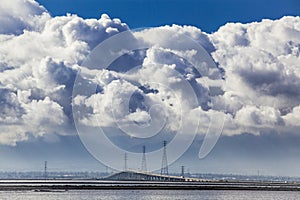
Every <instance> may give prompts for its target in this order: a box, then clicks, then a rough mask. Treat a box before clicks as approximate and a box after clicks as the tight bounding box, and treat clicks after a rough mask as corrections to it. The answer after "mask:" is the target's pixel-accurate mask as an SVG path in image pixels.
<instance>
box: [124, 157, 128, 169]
mask: <svg viewBox="0 0 300 200" xmlns="http://www.w3.org/2000/svg"><path fill="white" fill-rule="evenodd" d="M127 161H128V157H127V153H125V154H124V171H126V170H127Z"/></svg>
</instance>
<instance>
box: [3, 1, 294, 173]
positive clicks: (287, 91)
mask: <svg viewBox="0 0 300 200" xmlns="http://www.w3.org/2000/svg"><path fill="white" fill-rule="evenodd" d="M299 11H300V7H299V3H298V2H297V1H296V0H295V1H293V0H289V1H276V3H274V2H271V1H251V2H250V1H234V0H230V1H226V2H225V1H216V0H213V1H154V0H153V1H125V0H123V1H117V0H111V1H92V0H90V1H71V0H68V1H56V0H51V1H46V0H40V1H34V0H25V1H23V0H13V1H12V0H4V1H2V3H1V4H0V78H1V79H0V106H1V110H0V161H1V162H0V170H1V171H35V170H43V164H44V161H45V160H47V161H48V168H49V170H50V171H51V170H52V171H106V168H105V165H106V166H109V167H110V168H113V169H118V170H121V169H123V160H124V152H127V153H128V160H129V167H130V168H134V169H138V168H140V164H141V157H142V155H141V152H142V147H143V146H146V149H147V151H146V153H147V166H148V169H149V170H154V169H159V168H160V166H161V160H162V157H161V156H162V154H163V148H162V147H163V141H164V140H166V141H167V142H168V143H167V144H168V145H167V152H168V161H169V163H170V164H171V165H170V170H171V171H173V172H180V166H182V165H185V166H186V168H188V169H189V170H190V172H197V173H199V172H200V173H229V174H246V175H256V174H257V171H258V170H259V171H260V173H261V174H264V175H288V176H300V171H299V170H298V169H299V165H300V159H299V158H298V157H299V154H300V145H299V143H300V135H299V131H298V130H299V128H300V90H299V85H300V66H299V63H300V37H299V35H300V17H299V15H300V13H299ZM67 13H70V14H67ZM131 30H134V31H131ZM287 168H288V169H289V170H286V169H287Z"/></svg>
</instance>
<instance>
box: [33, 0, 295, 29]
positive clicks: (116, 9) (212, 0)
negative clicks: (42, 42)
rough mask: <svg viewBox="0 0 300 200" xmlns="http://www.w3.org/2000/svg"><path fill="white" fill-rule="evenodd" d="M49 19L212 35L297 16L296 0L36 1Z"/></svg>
mask: <svg viewBox="0 0 300 200" xmlns="http://www.w3.org/2000/svg"><path fill="white" fill-rule="evenodd" d="M38 2H40V3H41V4H42V5H44V6H45V7H46V8H47V9H48V10H49V12H50V13H51V14H52V15H53V16H56V15H65V14H66V13H76V14H77V15H79V16H81V17H83V18H99V17H100V15H101V14H102V13H107V14H108V15H109V16H110V17H112V18H120V19H121V20H122V21H123V22H126V23H127V24H128V25H129V26H130V27H131V28H141V27H153V26H160V25H166V24H174V23H175V24H180V25H194V26H197V27H199V28H200V29H201V30H203V31H206V32H214V31H216V30H218V28H219V27H220V26H221V25H224V24H226V23H227V22H241V23H245V22H252V21H261V19H265V18H268V19H278V18H281V17H282V16H286V15H292V16H295V15H300V2H299V1H298V0H252V1H250V0H185V1H184V0H85V1H83V0H64V1H62V0H38Z"/></svg>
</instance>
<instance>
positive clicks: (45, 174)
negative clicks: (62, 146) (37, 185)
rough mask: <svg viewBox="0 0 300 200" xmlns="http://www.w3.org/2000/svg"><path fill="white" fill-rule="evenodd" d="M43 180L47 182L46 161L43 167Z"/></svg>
mask: <svg viewBox="0 0 300 200" xmlns="http://www.w3.org/2000/svg"><path fill="white" fill-rule="evenodd" d="M44 178H45V180H47V161H45V166H44Z"/></svg>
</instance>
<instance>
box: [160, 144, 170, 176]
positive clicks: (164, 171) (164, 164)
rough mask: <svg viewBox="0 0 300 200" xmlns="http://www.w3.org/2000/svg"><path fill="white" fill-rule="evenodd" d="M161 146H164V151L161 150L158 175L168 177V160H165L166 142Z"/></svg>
mask: <svg viewBox="0 0 300 200" xmlns="http://www.w3.org/2000/svg"><path fill="white" fill-rule="evenodd" d="M163 144H164V150H163V157H162V162H161V171H160V174H161V175H163V174H164V175H168V174H169V170H168V158H167V141H164V143H163Z"/></svg>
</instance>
